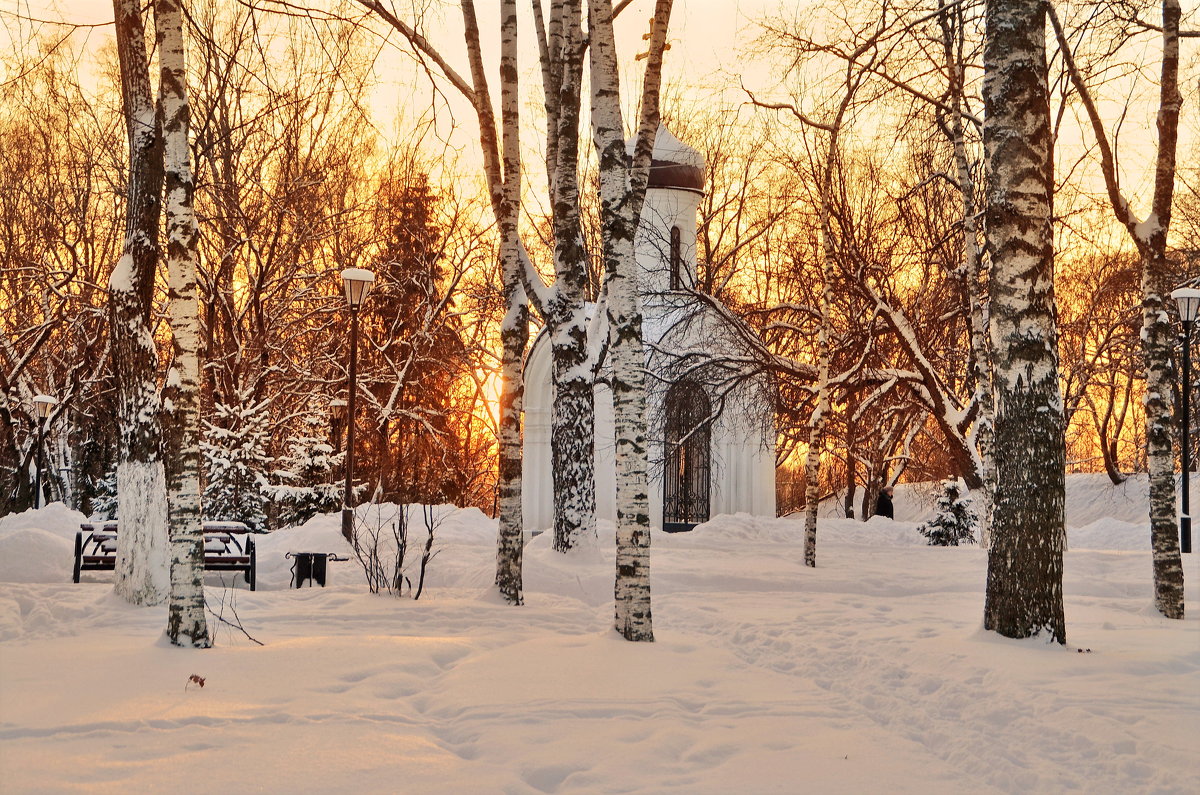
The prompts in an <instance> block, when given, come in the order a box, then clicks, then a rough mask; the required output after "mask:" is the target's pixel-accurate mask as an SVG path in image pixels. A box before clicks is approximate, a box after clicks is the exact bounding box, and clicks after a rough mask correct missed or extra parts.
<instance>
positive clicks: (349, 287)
mask: <svg viewBox="0 0 1200 795" xmlns="http://www.w3.org/2000/svg"><path fill="white" fill-rule="evenodd" d="M342 283H343V285H344V286H345V289H346V303H348V304H350V308H351V309H358V308H359V307H360V306H362V302H363V301H364V300H366V298H367V294H368V293H370V292H371V287H372V286H374V284H375V274H373V273H371V272H370V271H369V270H365V269H363V268H346V269H345V270H344V271H342Z"/></svg>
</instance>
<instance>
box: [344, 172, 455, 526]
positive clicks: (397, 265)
mask: <svg viewBox="0 0 1200 795" xmlns="http://www.w3.org/2000/svg"><path fill="white" fill-rule="evenodd" d="M409 165H410V171H408V172H406V173H400V174H395V175H393V176H392V177H391V178H390V179H388V180H387V181H386V182H385V183H384V187H383V188H382V189H381V191H380V194H379V197H378V200H377V201H378V204H379V206H378V220H379V225H380V226H381V228H386V229H387V234H386V237H385V239H384V246H383V249H382V250H381V251H380V252H379V254H378V255H377V256H376V257H375V261H374V262H373V263H372V265H371V268H372V270H373V271H374V272H375V275H376V277H377V283H376V287H375V289H374V290H373V291H372V293H371V299H370V301H369V302H368V303H367V304H366V305H365V306H364V308H363V311H362V330H363V335H364V337H365V339H366V340H367V344H365V345H363V346H362V348H361V349H360V356H361V358H360V362H361V364H360V367H361V375H360V376H359V385H360V389H366V390H367V391H368V392H369V393H370V395H371V398H370V399H369V400H367V401H366V402H365V405H364V406H363V412H362V414H363V419H364V420H365V424H367V426H368V428H369V431H368V432H367V433H365V434H363V440H364V441H363V447H364V448H365V449H366V450H367V451H368V452H367V455H365V456H363V457H362V461H361V464H360V465H359V466H356V467H355V471H356V473H360V474H361V475H362V476H363V477H364V478H365V479H367V480H368V481H371V482H372V484H373V486H377V487H378V491H379V493H380V494H381V495H382V498H383V499H384V500H385V501H395V502H404V503H407V502H423V503H439V502H448V501H460V500H461V499H462V497H461V494H460V492H461V489H460V488H459V485H460V484H462V483H464V482H465V481H467V480H469V474H470V473H471V472H473V471H474V470H475V464H476V462H475V461H473V460H471V459H470V456H469V451H467V450H465V446H464V445H463V444H461V436H462V433H461V431H462V429H461V426H460V425H458V424H457V423H456V421H455V414H456V413H457V412H456V411H455V409H456V404H457V403H458V401H459V400H460V399H461V398H462V397H463V395H462V393H461V390H460V389H459V388H458V387H459V385H460V384H461V383H462V381H463V377H464V375H465V374H466V373H468V372H470V368H471V362H470V355H469V353H468V351H467V349H466V346H465V345H463V343H462V337H461V332H462V323H461V320H460V318H459V316H458V315H457V313H456V312H455V311H453V308H452V306H451V303H450V301H448V300H447V297H448V296H447V289H448V282H449V279H448V276H449V274H448V273H447V267H446V263H445V261H444V256H443V248H444V245H445V235H446V230H445V229H443V228H441V227H440V225H439V221H438V217H437V213H438V204H439V201H440V199H439V197H438V196H437V195H436V194H435V193H434V191H433V189H432V188H431V186H430V184H429V178H428V176H427V175H425V174H423V173H421V172H420V171H418V170H415V169H413V168H412V165H413V164H409ZM360 394H361V393H360ZM358 427H361V426H358ZM360 452H361V451H360Z"/></svg>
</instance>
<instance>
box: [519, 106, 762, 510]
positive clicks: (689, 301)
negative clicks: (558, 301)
mask: <svg viewBox="0 0 1200 795" xmlns="http://www.w3.org/2000/svg"><path fill="white" fill-rule="evenodd" d="M704 172H705V168H704V158H703V157H702V156H701V154H700V153H699V152H698V151H696V150H695V149H693V148H692V147H690V146H688V145H686V144H684V143H682V142H680V141H679V140H678V139H677V138H675V136H674V135H672V134H671V132H670V131H669V130H667V128H666V127H665V126H664V127H660V128H659V130H658V135H657V137H656V139H655V144H654V157H653V162H652V165H651V169H650V181H649V187H648V189H647V191H646V200H645V205H644V207H643V209H642V217H641V223H640V225H639V227H638V233H637V238H636V240H635V243H634V245H635V254H636V257H637V262H638V266H639V284H638V287H639V290H640V291H641V298H642V311H643V325H642V336H643V341H644V344H645V346H646V366H647V377H646V412H647V417H646V419H647V428H646V431H647V434H646V435H647V441H648V452H649V460H650V518H651V525H652V526H653V527H654V528H655V529H656V530H665V531H667V532H678V531H684V530H691V529H692V528H693V527H695V526H696V525H697V524H701V523H703V522H706V521H708V520H709V519H711V518H712V517H714V516H716V515H718V514H727V513H738V512H746V513H752V514H756V515H760V516H774V515H775V426H774V413H773V410H772V401H771V393H770V391H769V388H768V386H767V385H766V384H764V383H762V382H757V381H753V380H751V381H748V382H739V383H736V384H731V383H730V382H728V380H722V377H721V374H720V373H718V372H715V370H717V369H718V368H713V367H711V366H705V365H703V364H700V365H694V364H693V363H694V362H696V361H698V360H697V359H696V355H697V354H707V353H720V352H723V351H726V352H729V353H737V351H738V349H739V342H738V341H739V340H742V339H745V335H747V334H752V333H753V332H751V331H750V330H749V329H748V328H746V327H745V326H744V325H742V324H741V323H740V322H739V321H737V320H736V319H734V318H732V316H731V315H729V314H728V313H722V312H719V311H717V310H716V309H714V308H713V307H712V306H710V304H709V301H706V300H704V299H701V298H699V297H697V296H696V294H695V293H694V292H692V290H693V288H694V287H695V286H696V283H697V282H696V227H697V211H698V209H699V205H700V199H701V197H702V196H703V194H704V185H705V178H704ZM706 358H707V357H703V356H701V357H700V359H706ZM595 391H596V451H595V456H596V515H597V518H599V519H608V520H615V519H616V504H615V503H616V466H615V461H614V448H613V413H612V395H611V393H610V391H609V389H608V387H607V386H606V384H605V378H604V373H603V372H602V373H601V374H600V377H599V378H598V379H597V385H596V388H595ZM553 401H554V386H553V383H552V378H551V362H550V340H549V335H548V334H547V333H546V332H545V331H544V330H543V333H542V334H540V335H539V336H538V337H537V339H536V340H535V341H534V344H533V347H532V348H531V349H530V352H529V355H528V357H527V358H526V361H525V435H524V463H523V484H522V490H523V498H522V512H523V514H524V521H525V527H526V529H527V530H531V531H534V532H536V531H539V530H549V529H551V528H553V525H554V489H553V484H552V476H551V466H550V462H551V455H550V430H551V428H550V419H551V411H552V406H553Z"/></svg>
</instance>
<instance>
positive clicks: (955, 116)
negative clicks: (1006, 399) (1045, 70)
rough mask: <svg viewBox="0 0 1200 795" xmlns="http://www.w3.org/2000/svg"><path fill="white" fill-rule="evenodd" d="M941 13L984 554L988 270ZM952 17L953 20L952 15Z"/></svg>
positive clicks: (957, 55) (962, 77)
mask: <svg viewBox="0 0 1200 795" xmlns="http://www.w3.org/2000/svg"><path fill="white" fill-rule="evenodd" d="M938 8H939V10H940V11H941V14H940V15H939V17H938V21H939V23H940V25H941V29H942V51H943V54H944V56H945V59H946V67H945V68H946V75H947V78H948V81H949V87H948V89H949V90H948V93H949V97H948V100H949V105H950V113H949V114H948V119H947V122H948V126H949V137H950V141H951V144H952V146H953V147H954V166H955V170H956V171H957V174H958V190H959V194H960V195H961V197H962V214H963V247H962V265H961V279H962V282H963V286H964V290H963V293H964V295H963V297H964V300H965V302H966V304H967V321H968V329H969V334H970V367H971V377H972V380H973V381H974V386H975V389H974V394H973V395H972V398H971V400H972V403H973V404H974V408H975V411H976V412H977V417H976V420H975V432H974V436H975V446H976V448H977V449H978V451H979V463H980V477H981V479H982V481H983V482H982V487H981V488H978V489H976V490H975V494H976V495H977V498H978V499H977V503H976V505H977V510H978V515H979V522H980V528H979V543H980V545H981V546H982V547H983V548H984V549H987V547H988V544H989V542H990V540H991V527H992V503H993V499H994V495H995V491H996V459H995V455H994V447H995V444H994V436H995V434H994V426H995V406H994V396H993V394H992V370H991V360H990V358H989V356H988V349H987V333H988V332H987V315H986V312H985V310H986V307H987V284H988V280H987V268H986V266H985V265H984V262H983V256H982V252H981V251H980V247H979V225H978V222H977V220H976V217H975V214H976V206H975V178H974V177H973V176H972V171H971V160H970V158H969V157H968V156H967V145H966V125H965V124H964V123H963V119H964V111H965V110H966V108H965V107H964V105H965V102H966V88H965V87H966V66H965V64H964V63H963V56H962V51H961V49H960V48H961V43H962V40H963V36H964V35H965V33H964V30H963V27H964V22H963V16H962V13H963V12H962V7H961V6H955V7H954V8H953V9H951V8H948V7H947V5H946V2H945V0H938ZM951 15H953V17H952V16H951Z"/></svg>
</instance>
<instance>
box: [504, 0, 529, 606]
mask: <svg viewBox="0 0 1200 795" xmlns="http://www.w3.org/2000/svg"><path fill="white" fill-rule="evenodd" d="M518 87H519V85H518V73H517V7H516V0H502V2H501V3H500V116H501V135H502V145H503V153H502V156H503V167H504V175H503V189H502V190H501V191H500V201H499V202H498V204H497V209H496V219H497V221H498V222H499V225H500V232H501V241H500V262H501V268H502V272H503V280H504V295H505V299H506V301H507V303H508V312H507V313H505V316H504V324H503V325H502V326H501V329H500V336H501V340H502V346H503V352H502V357H501V360H502V365H501V367H502V370H501V378H502V387H501V393H500V440H499V447H500V461H499V483H498V488H499V490H500V494H499V502H500V530H499V535H498V540H497V548H496V587H497V589H499V591H500V595H501V596H502V597H503V598H504V599H505V600H506V601H507V602H508V603H509V604H513V605H520V604H524V601H525V596H524V591H523V582H522V572H521V566H522V550H523V548H524V527H523V522H522V518H521V403H522V399H523V397H524V391H525V390H524V379H523V375H522V369H523V367H524V364H525V356H524V353H525V340H526V338H527V337H528V336H529V311H528V308H527V306H526V303H525V300H524V299H525V296H524V293H523V291H522V290H521V282H520V278H521V277H520V271H521V241H520V238H519V237H518V235H517V214H518V213H519V211H520V206H521V204H520V202H521V160H520V153H521V140H520V121H521V119H520V104H519V103H520V97H519V96H518V93H517V90H518ZM497 176H498V175H497Z"/></svg>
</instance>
